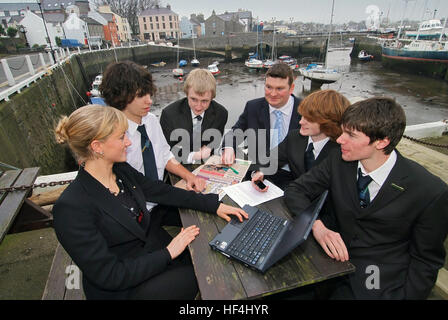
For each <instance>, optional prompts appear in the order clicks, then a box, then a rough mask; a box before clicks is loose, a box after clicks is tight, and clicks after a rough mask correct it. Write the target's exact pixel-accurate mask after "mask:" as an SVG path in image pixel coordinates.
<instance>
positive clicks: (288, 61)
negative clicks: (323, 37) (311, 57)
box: [278, 55, 298, 70]
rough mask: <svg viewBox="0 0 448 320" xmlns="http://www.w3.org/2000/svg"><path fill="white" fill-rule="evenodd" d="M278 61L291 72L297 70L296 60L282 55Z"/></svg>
mask: <svg viewBox="0 0 448 320" xmlns="http://www.w3.org/2000/svg"><path fill="white" fill-rule="evenodd" d="M278 60H279V61H280V62H283V63H286V64H287V65H288V66H289V67H290V68H291V69H292V70H295V69H296V68H298V65H297V60H296V59H294V58H293V57H291V56H287V55H283V56H280V57H278Z"/></svg>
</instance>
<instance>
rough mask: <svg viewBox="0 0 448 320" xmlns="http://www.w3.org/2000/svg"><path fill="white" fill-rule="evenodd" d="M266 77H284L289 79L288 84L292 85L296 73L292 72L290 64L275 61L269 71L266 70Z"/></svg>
mask: <svg viewBox="0 0 448 320" xmlns="http://www.w3.org/2000/svg"><path fill="white" fill-rule="evenodd" d="M265 77H266V78H268V77H272V78H282V79H288V84H289V86H290V87H291V85H292V83H293V82H294V73H293V72H292V69H291V67H290V66H289V65H287V64H286V63H283V62H277V63H275V64H274V65H273V66H272V67H271V68H270V69H269V70H268V71H267V72H266V76H265Z"/></svg>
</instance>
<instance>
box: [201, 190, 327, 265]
mask: <svg viewBox="0 0 448 320" xmlns="http://www.w3.org/2000/svg"><path fill="white" fill-rule="evenodd" d="M327 195H328V191H327V190H326V191H325V192H324V193H322V195H321V196H320V197H318V198H317V199H315V200H314V201H313V202H312V203H311V204H310V205H309V207H308V208H306V209H305V210H303V211H302V212H301V213H300V214H298V215H297V216H296V217H295V218H294V219H293V220H291V221H290V220H287V219H285V218H281V217H277V216H275V215H273V214H271V213H268V212H266V211H262V210H260V209H258V208H255V207H251V206H248V205H245V206H244V207H243V210H244V211H246V212H247V213H248V215H249V219H247V220H244V221H243V222H239V221H238V219H236V218H232V221H230V222H229V223H228V224H227V225H226V226H225V227H224V228H223V229H222V230H221V232H220V233H218V234H217V235H216V237H215V238H214V239H213V240H212V241H210V242H209V244H210V246H211V247H212V248H213V249H214V250H217V251H219V252H221V253H222V254H223V255H225V256H226V257H228V258H233V259H236V260H238V261H240V262H242V263H244V264H245V265H246V266H248V267H250V268H252V269H255V270H257V271H260V272H263V273H264V272H266V270H267V269H269V268H270V267H271V266H272V265H273V264H274V263H276V262H277V261H279V260H280V259H281V258H283V257H284V256H286V255H287V254H288V253H290V252H291V251H292V250H294V249H295V248H296V247H297V246H299V245H300V244H301V243H302V242H304V241H305V240H306V239H307V237H308V235H309V233H310V231H311V228H312V227H313V224H314V221H315V220H316V218H317V216H318V215H319V212H320V210H321V209H322V206H323V205H324V202H325V199H326V198H327Z"/></svg>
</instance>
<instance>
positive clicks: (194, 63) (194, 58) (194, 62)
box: [191, 33, 200, 67]
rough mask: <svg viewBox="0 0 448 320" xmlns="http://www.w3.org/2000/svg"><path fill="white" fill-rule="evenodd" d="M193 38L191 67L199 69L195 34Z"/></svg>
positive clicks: (192, 35)
mask: <svg viewBox="0 0 448 320" xmlns="http://www.w3.org/2000/svg"><path fill="white" fill-rule="evenodd" d="M191 37H192V38H193V60H191V65H192V66H193V67H199V64H200V63H199V60H198V59H196V48H195V46H194V38H195V37H196V36H195V34H194V33H192V34H191Z"/></svg>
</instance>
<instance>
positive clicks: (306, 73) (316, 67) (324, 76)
mask: <svg viewBox="0 0 448 320" xmlns="http://www.w3.org/2000/svg"><path fill="white" fill-rule="evenodd" d="M333 13H334V0H333V5H332V8H331V19H330V31H329V32H328V40H327V53H326V55H325V64H324V65H321V64H316V63H312V64H309V65H308V66H306V67H302V68H299V72H300V73H301V74H302V76H303V77H304V78H305V79H309V80H311V81H314V82H317V83H333V82H336V81H338V80H339V79H340V78H341V77H342V73H340V72H339V71H337V70H335V69H332V68H329V67H328V66H327V62H328V47H329V45H330V38H331V27H332V24H333Z"/></svg>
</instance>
